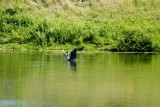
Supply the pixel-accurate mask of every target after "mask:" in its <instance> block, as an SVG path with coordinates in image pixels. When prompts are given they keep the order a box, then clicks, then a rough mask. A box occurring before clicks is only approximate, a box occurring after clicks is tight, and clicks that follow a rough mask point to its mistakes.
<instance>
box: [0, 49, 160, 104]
mask: <svg viewBox="0 0 160 107" xmlns="http://www.w3.org/2000/svg"><path fill="white" fill-rule="evenodd" d="M159 84H160V55H159V54H118V53H103V54H78V58H77V61H75V62H66V61H65V56H63V55H62V54H61V53H60V52H56V53H55V52H43V53H38V52H7V51H6V52H2V51H0V107H159V106H160V101H159V99H160V85H159Z"/></svg>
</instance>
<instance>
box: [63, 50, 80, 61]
mask: <svg viewBox="0 0 160 107" xmlns="http://www.w3.org/2000/svg"><path fill="white" fill-rule="evenodd" d="M76 52H77V49H74V50H73V51H71V53H70V57H69V55H68V54H69V53H68V51H67V52H64V50H63V54H64V55H65V56H66V60H67V61H73V60H75V59H76V57H77V53H76Z"/></svg>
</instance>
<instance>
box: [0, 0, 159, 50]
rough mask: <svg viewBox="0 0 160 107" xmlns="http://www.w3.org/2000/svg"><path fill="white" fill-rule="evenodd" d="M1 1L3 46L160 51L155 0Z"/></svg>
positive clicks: (157, 6) (0, 42)
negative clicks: (82, 0) (84, 0)
mask: <svg viewBox="0 0 160 107" xmlns="http://www.w3.org/2000/svg"><path fill="white" fill-rule="evenodd" d="M8 2H10V3H9V5H8ZM0 5H1V6H0V47H1V48H3V49H6V48H10V49H23V48H25V49H56V50H57V49H72V48H75V47H77V48H79V49H83V50H94V49H96V50H103V51H104V50H107V51H131V52H133V51H134V52H135V51H136V52H145V51H149V52H151V51H156V52H157V51H158V52H159V51H160V24H159V23H160V7H159V5H160V1H159V0H154V1H151V0H146V1H142V0H130V1H128V0H117V1H114V0H107V1H105V0H101V1H99V2H95V1H93V0H89V1H86V2H80V1H76V0H46V1H45V0H19V1H18V2H17V0H12V1H7V0H1V1H0Z"/></svg>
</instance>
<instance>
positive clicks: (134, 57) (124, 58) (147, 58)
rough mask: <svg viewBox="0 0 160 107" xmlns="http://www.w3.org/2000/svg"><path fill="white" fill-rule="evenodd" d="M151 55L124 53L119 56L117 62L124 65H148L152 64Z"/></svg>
mask: <svg viewBox="0 0 160 107" xmlns="http://www.w3.org/2000/svg"><path fill="white" fill-rule="evenodd" d="M152 56H153V54H141V53H140V54H139V53H136V54H135V53H126V54H119V55H118V57H119V61H121V62H123V63H124V64H135V63H145V64H150V63H151V62H152Z"/></svg>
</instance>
